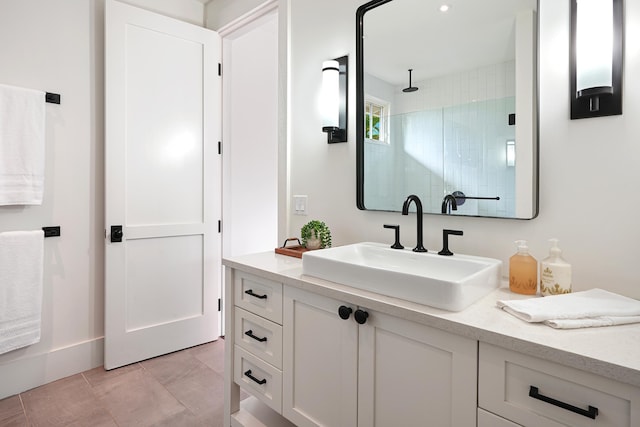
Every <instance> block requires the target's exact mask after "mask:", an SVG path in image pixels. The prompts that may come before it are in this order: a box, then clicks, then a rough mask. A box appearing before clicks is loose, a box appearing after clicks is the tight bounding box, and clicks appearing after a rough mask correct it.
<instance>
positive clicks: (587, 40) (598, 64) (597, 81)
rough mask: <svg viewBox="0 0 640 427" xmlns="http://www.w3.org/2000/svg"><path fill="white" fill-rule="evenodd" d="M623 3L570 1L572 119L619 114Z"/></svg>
mask: <svg viewBox="0 0 640 427" xmlns="http://www.w3.org/2000/svg"><path fill="white" fill-rule="evenodd" d="M622 18H623V17H622V0H571V47H570V54H571V57H570V71H571V119H583V118H588V117H600V116H612V115H617V114H622V34H623V28H622V27H623V20H622Z"/></svg>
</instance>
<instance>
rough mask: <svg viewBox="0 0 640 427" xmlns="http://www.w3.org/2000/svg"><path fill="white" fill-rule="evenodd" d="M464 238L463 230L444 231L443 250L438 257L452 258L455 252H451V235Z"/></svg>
mask: <svg viewBox="0 0 640 427" xmlns="http://www.w3.org/2000/svg"><path fill="white" fill-rule="evenodd" d="M451 234H453V235H454V236H462V230H442V250H441V251H440V252H438V255H444V256H451V255H453V252H451V251H450V250H449V235H451Z"/></svg>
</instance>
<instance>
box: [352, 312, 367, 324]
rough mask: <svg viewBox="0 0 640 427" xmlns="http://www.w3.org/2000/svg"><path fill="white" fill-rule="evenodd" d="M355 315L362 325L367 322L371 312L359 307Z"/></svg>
mask: <svg viewBox="0 0 640 427" xmlns="http://www.w3.org/2000/svg"><path fill="white" fill-rule="evenodd" d="M353 317H354V318H355V319H356V322H358V323H359V324H360V325H364V324H365V322H366V321H367V318H368V317H369V313H367V312H366V311H364V310H360V309H357V310H356V312H355V314H354V315H353Z"/></svg>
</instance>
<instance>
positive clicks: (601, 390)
mask: <svg viewBox="0 0 640 427" xmlns="http://www.w3.org/2000/svg"><path fill="white" fill-rule="evenodd" d="M478 366H479V368H478V369H479V372H478V374H479V380H478V381H479V388H478V390H479V391H478V406H479V407H480V408H482V409H485V410H487V411H489V412H492V413H493V414H496V415H499V416H501V417H503V418H504V419H508V420H511V421H513V422H514V423H516V424H514V425H521V426H524V427H560V426H575V427H583V426H584V427H586V426H589V427H593V426H598V427H636V426H640V390H639V389H638V388H637V387H633V386H630V385H627V384H622V383H620V382H617V381H613V380H610V379H608V378H604V377H601V376H598V375H594V374H591V373H588V372H584V371H581V370H578V369H573V368H570V367H567V366H564V365H560V364H557V363H553V362H550V361H547V360H542V359H539V358H537V357H533V356H530V355H526V354H522V353H517V352H514V351H511V350H507V349H504V348H501V347H497V346H494V345H491V344H486V343H483V342H480V348H479V364H478ZM482 409H479V411H482ZM480 418H481V417H480V416H479V417H478V419H479V421H480ZM487 425H492V426H494V425H496V424H495V423H494V424H487V423H485V424H482V423H480V422H479V423H478V426H479V427H484V426H487ZM506 425H511V424H506Z"/></svg>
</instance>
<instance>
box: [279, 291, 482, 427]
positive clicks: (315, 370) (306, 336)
mask: <svg viewBox="0 0 640 427" xmlns="http://www.w3.org/2000/svg"><path fill="white" fill-rule="evenodd" d="M340 307H343V310H344V309H351V311H352V313H351V314H350V315H349V316H348V318H347V319H342V318H341V317H340V316H339V314H338V313H339V310H340ZM283 309H284V314H283V334H284V338H283V344H284V354H283V414H284V415H285V416H286V417H287V418H288V419H290V420H291V421H293V422H294V423H295V424H296V425H298V426H300V427H304V426H341V427H349V426H353V427H356V426H361V427H365V426H366V427H372V426H377V427H385V426H454V427H455V426H460V427H466V426H474V425H475V424H476V407H477V399H476V396H477V395H476V390H477V387H476V384H477V383H476V379H477V341H475V340H471V339H467V338H463V337H460V336H457V335H452V334H449V333H447V332H443V331H441V330H438V329H434V328H430V327H428V326H425V325H419V324H417V323H413V322H410V321H407V320H404V319H400V318H397V317H393V316H389V315H386V314H383V313H380V312H376V311H372V310H367V309H366V308H365V307H356V306H353V305H349V304H344V303H342V302H341V301H338V300H335V299H331V298H327V297H323V296H320V295H317V294H314V293H310V292H306V291H303V290H300V289H297V288H292V287H287V286H285V288H284V303H283ZM357 310H360V313H359V314H360V316H362V313H363V312H364V313H367V315H368V316H367V317H366V319H362V318H360V320H361V321H362V320H364V323H363V324H358V322H356V320H355V317H356V311H357Z"/></svg>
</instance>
